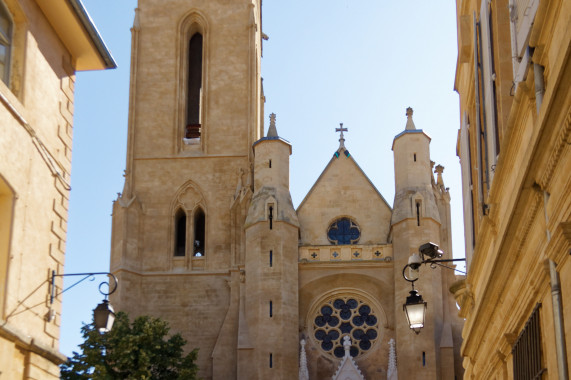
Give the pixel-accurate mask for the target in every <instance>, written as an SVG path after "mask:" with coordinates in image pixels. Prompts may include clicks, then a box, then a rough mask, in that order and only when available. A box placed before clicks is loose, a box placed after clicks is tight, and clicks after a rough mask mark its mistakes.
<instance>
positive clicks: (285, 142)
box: [252, 136, 292, 154]
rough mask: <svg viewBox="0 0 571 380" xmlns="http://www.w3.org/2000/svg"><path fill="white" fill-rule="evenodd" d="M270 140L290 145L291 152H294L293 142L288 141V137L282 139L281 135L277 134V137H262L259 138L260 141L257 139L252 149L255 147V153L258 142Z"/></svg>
mask: <svg viewBox="0 0 571 380" xmlns="http://www.w3.org/2000/svg"><path fill="white" fill-rule="evenodd" d="M268 141H277V142H280V143H282V144H286V145H287V146H288V147H289V154H291V153H292V149H291V143H290V142H289V141H287V140H286V139H282V138H281V137H279V136H275V137H262V138H261V139H259V140H258V141H256V142H255V143H254V144H253V145H252V149H254V154H255V147H256V145H258V144H261V143H264V142H268Z"/></svg>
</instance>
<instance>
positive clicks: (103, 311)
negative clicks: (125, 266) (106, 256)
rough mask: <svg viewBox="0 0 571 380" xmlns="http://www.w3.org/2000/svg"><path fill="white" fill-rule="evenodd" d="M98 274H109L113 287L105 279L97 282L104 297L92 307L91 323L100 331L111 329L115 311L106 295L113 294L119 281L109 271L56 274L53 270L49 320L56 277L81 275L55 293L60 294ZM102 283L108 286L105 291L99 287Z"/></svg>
mask: <svg viewBox="0 0 571 380" xmlns="http://www.w3.org/2000/svg"><path fill="white" fill-rule="evenodd" d="M100 275H106V276H110V277H111V278H112V279H113V287H111V286H110V284H109V282H107V281H103V282H101V283H100V284H99V293H101V294H103V295H104V296H105V298H104V299H103V301H102V302H101V303H100V304H99V305H97V307H96V308H95V309H93V323H94V325H95V328H96V329H97V330H98V331H99V332H100V333H105V332H109V331H111V328H112V327H113V322H115V311H114V310H113V306H111V304H110V303H109V301H108V300H107V296H109V295H110V294H113V293H114V292H115V290H117V285H118V284H119V281H118V280H117V277H115V275H114V274H113V273H109V272H93V273H66V274H57V273H56V271H55V270H54V271H52V277H51V294H50V317H49V320H50V321H51V320H52V319H53V312H52V311H51V305H52V304H53V303H54V299H55V297H56V286H55V278H56V277H66V276H83V278H82V279H81V280H79V281H77V282H76V283H74V284H72V285H70V286H68V287H67V288H66V289H64V290H63V291H62V292H60V293H58V294H57V295H60V294H62V293H64V292H66V291H67V290H69V289H71V288H73V287H74V286H75V285H77V284H79V283H80V282H82V281H85V280H87V279H88V278H92V277H94V276H100ZM103 285H107V287H108V289H107V292H105V291H103V290H101V287H102V286H103Z"/></svg>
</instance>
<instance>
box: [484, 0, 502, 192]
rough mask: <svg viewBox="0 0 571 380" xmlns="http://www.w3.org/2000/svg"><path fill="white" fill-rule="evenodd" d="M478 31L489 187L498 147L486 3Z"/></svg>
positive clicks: (490, 39) (485, 1)
mask: <svg viewBox="0 0 571 380" xmlns="http://www.w3.org/2000/svg"><path fill="white" fill-rule="evenodd" d="M480 30H481V33H482V40H481V41H482V77H483V87H484V88H483V101H484V126H485V131H486V156H487V160H486V161H487V165H488V167H487V170H488V174H489V182H490V183H489V184H488V187H491V183H492V179H493V176H494V170H493V169H494V168H495V165H496V160H497V152H498V147H497V146H496V133H497V131H496V126H497V124H496V112H495V108H494V106H495V103H496V100H495V99H494V80H495V74H494V68H493V63H492V62H493V57H492V54H493V51H492V29H491V27H490V13H489V9H488V1H487V0H483V1H482V8H481V10H480Z"/></svg>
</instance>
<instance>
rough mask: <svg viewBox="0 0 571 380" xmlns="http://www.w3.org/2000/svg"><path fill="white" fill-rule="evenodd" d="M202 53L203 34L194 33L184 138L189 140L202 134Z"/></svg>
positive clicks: (189, 61) (189, 65)
mask: <svg viewBox="0 0 571 380" xmlns="http://www.w3.org/2000/svg"><path fill="white" fill-rule="evenodd" d="M202 51H203V38H202V34H200V33H199V32H197V33H194V35H192V37H191V38H190V41H189V43H188V84H187V104H186V130H185V136H184V137H185V138H187V139H199V138H200V136H201V132H202V118H201V108H202V71H203V70H202V65H203V63H202Z"/></svg>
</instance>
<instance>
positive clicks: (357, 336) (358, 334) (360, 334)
mask: <svg viewBox="0 0 571 380" xmlns="http://www.w3.org/2000/svg"><path fill="white" fill-rule="evenodd" d="M364 335H365V332H364V331H363V330H361V329H356V330H355V331H353V338H355V339H357V340H361V338H362V337H363V336H364Z"/></svg>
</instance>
